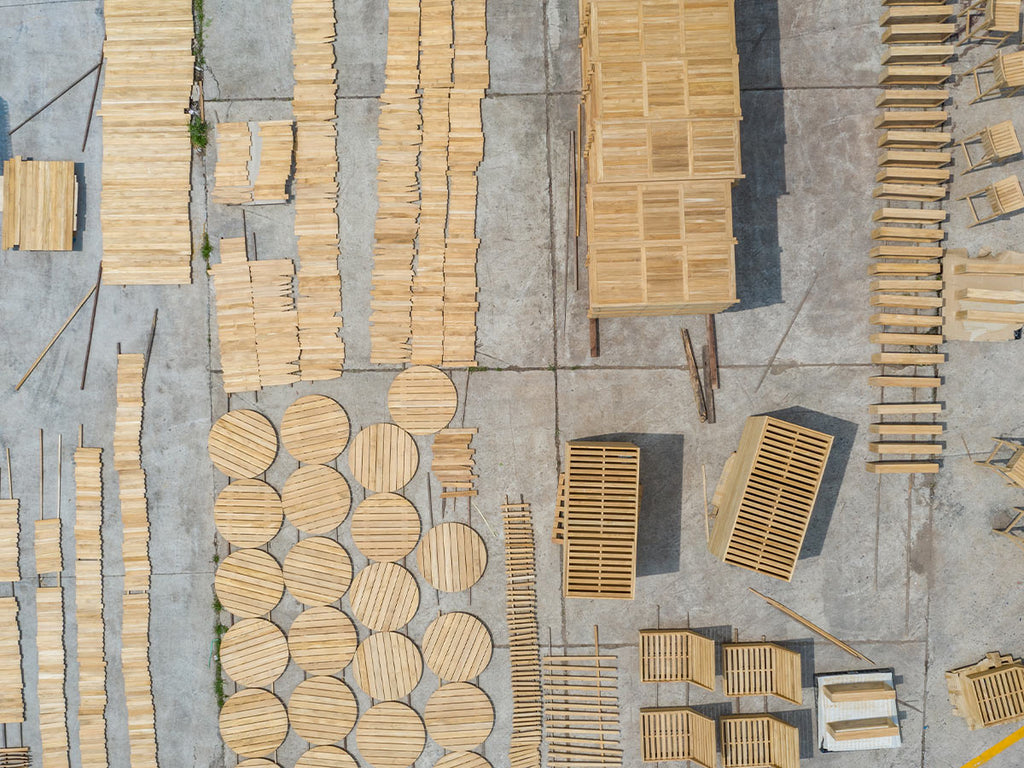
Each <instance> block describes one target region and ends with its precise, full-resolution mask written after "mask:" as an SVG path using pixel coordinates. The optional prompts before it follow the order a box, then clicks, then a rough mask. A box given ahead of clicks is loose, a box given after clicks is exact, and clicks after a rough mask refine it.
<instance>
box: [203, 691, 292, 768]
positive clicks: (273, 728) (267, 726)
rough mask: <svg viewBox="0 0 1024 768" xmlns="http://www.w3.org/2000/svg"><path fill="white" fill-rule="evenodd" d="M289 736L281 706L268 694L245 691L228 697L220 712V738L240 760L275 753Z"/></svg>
mask: <svg viewBox="0 0 1024 768" xmlns="http://www.w3.org/2000/svg"><path fill="white" fill-rule="evenodd" d="M287 734H288V714H287V712H286V711H285V708H284V704H282V703H281V700H280V699H278V698H277V696H275V695H274V694H272V693H271V692H270V691H265V690H263V689H261V688H245V689H243V690H241V691H239V692H238V693H236V694H234V695H233V696H231V697H229V698H228V700H227V701H226V702H224V706H223V707H221V710H220V736H221V738H222V739H224V743H225V744H227V745H228V747H230V748H231V749H232V750H233V751H234V752H237V753H238V754H239V755H241V756H242V757H263V756H264V755H268V754H270V753H271V752H273V751H274V750H276V749H277V748H278V747H279V746H281V743H282V742H283V741H284V737H285V736H286V735H287Z"/></svg>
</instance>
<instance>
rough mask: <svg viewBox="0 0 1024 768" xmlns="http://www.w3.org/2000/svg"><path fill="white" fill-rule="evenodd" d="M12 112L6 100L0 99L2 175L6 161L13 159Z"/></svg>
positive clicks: (0, 168) (0, 159) (0, 170)
mask: <svg viewBox="0 0 1024 768" xmlns="http://www.w3.org/2000/svg"><path fill="white" fill-rule="evenodd" d="M10 130H11V111H10V109H9V108H8V106H7V101H6V100H5V99H0V173H2V171H3V162H4V160H10V159H11V156H12V155H11V151H12V150H11V137H10V135H9V133H10Z"/></svg>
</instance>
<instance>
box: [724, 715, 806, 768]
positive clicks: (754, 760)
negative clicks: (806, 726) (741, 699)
mask: <svg viewBox="0 0 1024 768" xmlns="http://www.w3.org/2000/svg"><path fill="white" fill-rule="evenodd" d="M721 728H722V767H723V768H799V766H800V732H799V730H798V729H797V727H796V726H794V725H790V724H789V723H784V722H782V721H781V720H779V719H778V718H775V717H772V716H771V715H729V716H726V717H723V718H721Z"/></svg>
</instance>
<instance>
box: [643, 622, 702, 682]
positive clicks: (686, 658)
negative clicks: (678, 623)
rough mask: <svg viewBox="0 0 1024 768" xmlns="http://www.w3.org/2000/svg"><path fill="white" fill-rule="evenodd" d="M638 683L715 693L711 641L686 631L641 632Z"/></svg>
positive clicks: (650, 630)
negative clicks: (687, 685)
mask: <svg viewBox="0 0 1024 768" xmlns="http://www.w3.org/2000/svg"><path fill="white" fill-rule="evenodd" d="M640 681H641V682H644V683H694V684H696V685H699V686H700V687H701V688H705V689H707V690H709V691H713V690H715V641H714V640H712V639H711V638H709V637H704V635H701V634H698V633H697V632H692V631H691V630H689V629H641V630H640Z"/></svg>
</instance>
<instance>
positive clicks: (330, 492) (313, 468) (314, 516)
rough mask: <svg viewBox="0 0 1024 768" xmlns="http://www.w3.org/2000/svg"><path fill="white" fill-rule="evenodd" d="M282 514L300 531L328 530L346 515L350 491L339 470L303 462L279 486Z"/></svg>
mask: <svg viewBox="0 0 1024 768" xmlns="http://www.w3.org/2000/svg"><path fill="white" fill-rule="evenodd" d="M281 503H282V505H283V506H284V514H285V517H287V518H288V522H289V523H291V524H292V525H294V526H295V527H296V528H298V529H299V530H300V531H302V532H303V533H311V534H323V533H330V532H331V531H333V530H334V529H335V528H337V527H338V526H339V525H341V524H342V523H343V522H345V518H346V517H348V511H349V508H350V507H351V506H352V492H351V491H350V490H349V487H348V482H347V481H346V480H345V478H344V477H342V476H341V474H340V473H339V472H338V471H337V470H335V469H332V468H331V467H328V466H326V465H325V464H305V465H303V466H301V467H299V468H298V469H296V470H295V471H294V472H292V473H291V475H289V477H288V479H287V480H285V483H284V488H283V489H282V490H281Z"/></svg>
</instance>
